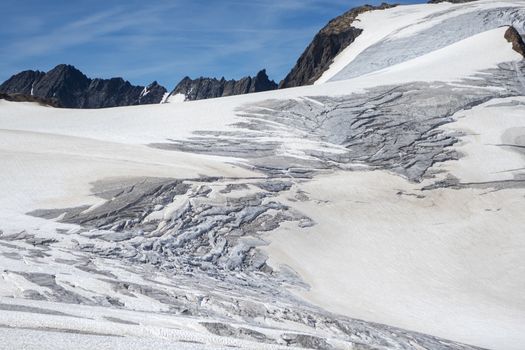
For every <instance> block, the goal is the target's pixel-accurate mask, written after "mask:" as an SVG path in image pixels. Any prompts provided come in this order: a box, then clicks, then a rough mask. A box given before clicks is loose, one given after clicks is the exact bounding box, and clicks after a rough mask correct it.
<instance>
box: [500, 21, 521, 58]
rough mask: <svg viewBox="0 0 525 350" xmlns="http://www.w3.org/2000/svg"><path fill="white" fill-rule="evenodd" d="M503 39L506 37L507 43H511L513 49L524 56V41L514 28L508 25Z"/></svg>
mask: <svg viewBox="0 0 525 350" xmlns="http://www.w3.org/2000/svg"><path fill="white" fill-rule="evenodd" d="M505 39H507V41H508V42H509V43H512V49H513V50H514V51H516V52H517V53H519V54H520V55H522V56H523V57H525V43H524V42H523V38H522V37H521V35H520V33H519V32H518V31H517V30H516V28H514V27H512V26H510V27H509V29H507V31H506V32H505Z"/></svg>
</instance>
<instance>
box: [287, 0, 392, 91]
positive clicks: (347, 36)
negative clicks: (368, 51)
mask: <svg viewBox="0 0 525 350" xmlns="http://www.w3.org/2000/svg"><path fill="white" fill-rule="evenodd" d="M394 6H396V5H390V4H387V3H382V4H381V5H379V6H371V5H364V6H360V7H356V8H353V9H351V10H349V11H347V12H345V13H344V14H342V15H341V16H338V17H336V18H334V19H332V20H331V21H330V22H328V24H327V25H326V26H325V27H323V28H322V29H321V30H320V31H319V32H318V33H317V34H316V35H315V37H314V39H313V40H312V42H311V43H310V45H308V47H307V48H306V50H305V51H304V52H303V54H302V55H301V57H299V59H298V60H297V63H296V64H295V66H294V67H293V68H292V70H291V71H290V73H288V75H287V76H286V77H285V78H284V80H282V81H281V83H280V84H279V88H288V87H294V86H303V85H310V84H313V83H314V82H315V81H316V80H317V79H319V78H320V77H321V75H322V74H323V73H324V72H325V71H326V70H327V69H328V68H329V67H330V64H331V63H332V62H333V59H334V58H335V56H337V55H338V54H339V53H340V52H341V51H343V50H344V49H345V48H347V47H348V46H349V45H350V44H352V43H353V42H354V40H355V39H356V38H357V37H358V36H359V35H360V34H361V32H362V31H363V30H362V29H360V28H356V27H353V26H352V24H353V22H354V21H355V19H356V17H357V16H358V15H360V14H361V13H363V12H367V11H373V10H384V9H388V8H391V7H394Z"/></svg>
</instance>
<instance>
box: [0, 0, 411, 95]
mask: <svg viewBox="0 0 525 350" xmlns="http://www.w3.org/2000/svg"><path fill="white" fill-rule="evenodd" d="M363 1H364V0H363ZM416 1H417V0H407V2H416ZM3 2H5V4H4V5H3V7H4V11H3V12H0V22H1V23H3V24H4V25H5V26H6V28H8V30H2V31H1V33H0V80H5V79H6V78H8V77H9V76H10V75H11V74H13V73H16V72H18V71H20V70H24V69H40V70H47V69H50V68H52V67H53V66H55V65H56V64H59V63H70V64H74V65H76V66H77V67H78V68H79V69H81V70H82V71H84V72H85V73H86V74H88V75H90V76H101V77H110V76H123V77H124V78H126V79H129V80H131V81H132V82H133V83H141V84H147V83H148V82H150V81H152V80H158V81H159V82H161V83H162V84H165V85H166V86H167V87H168V88H171V87H172V86H173V85H174V84H176V83H177V82H178V80H180V79H181V78H182V77H183V76H185V75H189V76H193V77H195V76H201V75H205V76H206V75H211V76H226V77H227V78H239V77H240V76H243V75H248V74H255V73H256V71H257V70H258V69H261V68H267V70H268V73H269V74H270V76H271V77H273V78H275V79H276V80H279V79H281V78H283V76H284V75H285V73H286V72H287V71H288V70H289V69H290V67H291V66H292V65H293V64H294V63H295V60H296V59H297V57H298V55H299V54H300V53H301V52H302V50H303V49H304V47H305V46H306V45H307V43H308V42H309V41H310V40H311V38H312V37H313V35H314V34H315V33H316V32H317V30H318V29H319V28H321V27H322V26H323V25H324V24H325V23H326V22H327V21H328V20H329V19H331V18H332V17H334V16H336V15H339V14H341V13H342V12H343V11H345V10H347V9H349V8H350V7H353V6H355V5H359V4H361V1H359V0H253V1H244V0H242V1H241V0H171V1H170V0H157V1H147V2H146V1H139V0H128V1H126V2H122V1H115V0H104V1H102V0H78V1H74V2H73V1H69V2H65V1H60V0H49V1H45V2H42V1H40V0H28V1H24V2H23V3H21V2H19V1H15V0H3ZM368 2H370V1H368ZM371 2H372V3H379V1H371Z"/></svg>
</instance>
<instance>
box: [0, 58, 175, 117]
mask: <svg viewBox="0 0 525 350" xmlns="http://www.w3.org/2000/svg"><path fill="white" fill-rule="evenodd" d="M0 92H3V93H9V94H13V93H15V94H23V95H27V96H35V97H38V98H42V99H44V100H52V101H55V103H56V104H57V105H60V106H62V107H66V108H104V107H117V106H129V105H138V104H152V103H160V102H161V100H162V98H163V96H164V94H165V93H166V89H165V88H164V87H162V86H160V85H159V84H158V83H157V82H153V83H152V84H150V85H149V86H148V87H143V86H134V85H131V84H130V83H129V82H128V81H125V80H124V79H122V78H111V79H90V78H88V77H86V76H85V75H84V74H82V72H81V71H79V70H78V69H76V68H75V67H73V66H70V65H65V64H60V65H58V66H56V67H55V68H53V69H51V70H50V71H49V72H47V73H43V72H39V71H24V72H21V73H18V74H15V75H13V76H12V77H11V78H9V79H8V80H6V81H5V82H4V83H3V84H2V85H0Z"/></svg>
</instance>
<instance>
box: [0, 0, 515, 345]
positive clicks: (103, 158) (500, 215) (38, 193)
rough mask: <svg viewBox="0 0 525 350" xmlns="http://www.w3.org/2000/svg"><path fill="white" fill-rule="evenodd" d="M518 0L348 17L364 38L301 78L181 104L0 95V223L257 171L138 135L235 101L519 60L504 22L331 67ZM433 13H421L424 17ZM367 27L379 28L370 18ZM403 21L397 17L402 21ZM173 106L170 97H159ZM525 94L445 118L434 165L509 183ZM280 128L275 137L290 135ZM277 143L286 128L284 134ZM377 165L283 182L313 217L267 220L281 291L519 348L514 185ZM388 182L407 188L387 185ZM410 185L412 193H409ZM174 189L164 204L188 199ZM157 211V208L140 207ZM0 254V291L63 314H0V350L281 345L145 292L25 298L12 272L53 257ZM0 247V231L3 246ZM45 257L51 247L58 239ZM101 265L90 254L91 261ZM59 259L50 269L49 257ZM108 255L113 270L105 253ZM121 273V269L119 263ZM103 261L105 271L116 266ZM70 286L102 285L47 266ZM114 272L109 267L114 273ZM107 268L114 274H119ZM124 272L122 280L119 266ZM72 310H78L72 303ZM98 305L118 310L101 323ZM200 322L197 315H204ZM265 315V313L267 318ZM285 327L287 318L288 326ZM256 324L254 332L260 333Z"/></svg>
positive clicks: (159, 132) (450, 78)
mask: <svg viewBox="0 0 525 350" xmlns="http://www.w3.org/2000/svg"><path fill="white" fill-rule="evenodd" d="M523 5H524V4H523V1H511V0H509V1H488V0H482V1H479V2H475V3H468V4H461V5H452V4H449V3H441V4H436V5H411V6H399V7H396V8H393V9H389V10H385V11H373V12H367V13H364V14H362V15H360V16H359V24H358V25H359V26H360V27H361V28H363V29H364V31H363V34H362V35H361V36H359V37H358V38H357V40H356V41H355V42H354V43H353V44H352V45H351V46H350V47H349V48H347V49H346V50H344V51H343V52H342V53H341V54H340V55H339V56H338V57H337V58H336V59H335V60H334V63H333V64H332V65H331V67H330V69H329V70H328V71H327V72H325V74H323V76H322V77H321V78H320V79H319V81H318V82H316V85H314V86H308V87H300V88H293V89H287V90H280V91H271V92H264V93H258V94H250V95H243V96H233V97H227V98H219V99H213V100H205V101H194V102H186V103H165V104H159V105H145V106H132V107H119V108H108V109H101V110H71V109H54V108H50V107H43V106H39V105H37V104H33V103H13V102H6V101H4V100H0V179H1V181H0V193H1V194H2V195H1V196H0V230H2V231H3V233H4V234H11V233H15V232H20V231H26V232H29V233H31V232H47V231H49V232H51V231H52V230H55V229H57V228H59V229H63V230H75V229H77V228H78V227H76V225H70V224H61V223H58V222H56V221H52V220H46V219H41V218H35V217H32V216H29V215H27V214H26V213H28V212H30V211H32V210H36V209H44V208H47V209H51V208H65V207H75V206H80V205H86V204H87V205H94V206H96V205H98V204H100V203H101V199H100V198H97V197H94V196H93V193H92V192H91V187H92V184H93V183H94V182H95V181H97V180H102V179H108V178H119V179H126V178H133V177H139V176H149V177H164V178H196V177H199V176H201V175H206V176H222V177H228V178H243V177H244V178H249V177H261V176H262V175H261V174H260V173H259V172H257V171H256V170H249V169H247V168H246V167H245V165H246V164H247V161H246V160H245V159H239V158H236V157H227V156H221V157H219V156H207V155H200V154H194V153H184V152H180V151H172V150H162V149H158V148H152V147H149V146H148V145H149V144H151V143H167V142H169V140H172V139H175V140H191V138H192V137H193V136H195V132H197V131H200V130H213V131H234V130H236V127H235V126H234V124H235V123H237V122H239V121H241V120H242V117H240V116H239V115H238V109H239V108H241V107H242V106H245V105H246V104H249V103H255V102H261V101H265V100H268V99H300V98H305V99H308V98H309V97H310V96H339V95H345V94H346V95H347V94H350V93H354V92H363V91H365V89H367V88H370V87H374V86H378V85H395V84H403V83H407V82H413V81H425V82H432V81H446V82H455V81H459V80H460V79H461V78H464V77H469V76H472V75H474V74H475V73H477V72H479V71H482V70H485V69H491V68H496V67H497V65H498V64H499V63H502V62H508V61H517V60H519V59H520V58H521V57H520V56H519V54H518V53H516V52H515V51H513V50H512V48H511V45H510V44H509V43H508V42H506V41H505V40H504V39H503V34H504V32H505V30H506V29H507V28H506V27H501V28H494V29H490V30H486V31H482V32H480V33H476V34H475V35H470V36H468V37H467V38H463V39H461V40H459V41H457V42H453V43H450V44H448V45H446V46H445V47H439V48H436V49H435V50H432V51H431V52H427V53H424V54H422V55H419V56H417V57H414V58H410V59H408V60H406V61H403V62H398V63H395V64H393V65H391V66H388V67H384V68H381V69H377V70H376V71H373V72H367V73H365V74H362V75H359V76H357V77H352V79H346V78H345V77H344V76H339V78H341V79H337V80H338V81H333V80H334V79H333V78H334V77H337V76H338V74H340V73H341V72H342V71H343V70H344V69H345V67H347V66H349V65H350V64H351V63H352V62H353V61H354V60H355V59H356V58H357V57H358V56H359V55H360V54H362V53H363V52H364V51H365V50H366V49H367V48H369V47H371V46H372V45H374V44H377V43H379V42H381V41H382V40H387V41H388V40H390V41H392V40H398V39H402V38H407V37H411V36H417V33H419V32H421V31H424V30H427V29H429V28H432V26H434V25H436V24H437V23H440V22H442V21H444V20H446V19H450V18H453V17H455V16H459V15H463V14H468V13H471V12H475V11H480V10H485V9H492V8H498V7H516V8H523ZM430 15H436V16H435V17H432V19H428V16H430ZM378 23H380V25H378ZM407 23H408V24H409V25H407ZM168 101H169V102H176V101H177V98H176V96H175V97H173V96H172V97H171V98H169V99H168ZM524 106H525V98H523V97H515V98H504V99H498V100H491V101H488V102H486V103H484V104H482V105H480V106H477V107H475V108H472V109H470V110H467V111H461V112H458V113H456V115H454V120H455V122H454V123H450V124H447V125H444V126H442V129H443V130H449V131H461V132H463V133H464V134H463V136H462V137H461V142H460V143H459V144H456V145H454V146H453V147H454V149H456V150H457V151H458V152H461V154H462V155H463V156H464V157H463V158H461V159H460V160H459V161H447V162H444V163H439V164H436V165H434V167H433V169H434V170H439V171H442V172H444V173H447V174H450V175H453V176H454V177H455V178H457V179H459V180H461V181H462V182H464V183H477V184H480V183H485V182H490V181H512V180H514V179H515V178H516V175H517V174H518V173H519V171H520V170H522V169H523V168H525V164H524V163H525V159H524V154H523V152H522V147H524V146H525V144H524V143H523V135H525V118H524V116H525V107H524ZM286 135H287V134H286V131H283V132H282V133H276V135H275V138H276V139H281V140H282V139H284V138H286ZM287 140H288V139H287ZM288 141H289V142H287V143H286V147H284V148H283V149H282V150H280V151H281V152H282V155H291V156H297V155H298V154H301V151H302V150H304V149H306V148H308V149H312V148H316V147H318V148H319V149H328V150H329V151H331V152H334V153H337V152H338V149H339V148H340V146H337V145H328V146H327V145H324V144H320V143H318V142H314V141H309V140H305V139H300V138H297V139H289V140H288ZM427 184H430V180H428V179H426V180H424V181H423V182H422V183H420V184H414V183H410V182H408V181H407V180H405V179H403V178H401V177H399V176H397V175H395V174H392V173H389V172H386V171H373V172H371V171H352V172H348V171H342V170H340V171H334V172H331V173H328V174H325V175H319V176H316V177H314V178H313V179H312V180H311V181H306V182H301V183H295V184H294V187H293V189H292V190H293V191H298V190H300V191H302V192H304V193H306V194H307V195H308V196H309V197H310V198H311V200H309V201H304V202H301V201H299V202H298V201H295V200H290V198H289V196H288V195H287V194H284V195H281V196H280V197H279V199H280V200H281V201H282V202H283V203H286V204H287V205H289V206H292V207H294V208H296V209H297V210H299V211H300V212H301V213H303V214H305V215H307V216H308V217H310V218H312V219H313V220H314V221H315V223H316V225H314V226H313V227H309V228H305V229H298V228H297V227H296V226H295V225H292V224H288V223H287V224H283V225H281V227H279V228H278V229H276V230H273V231H271V232H269V233H268V234H267V238H268V241H269V242H270V244H269V246H268V247H266V248H265V250H266V251H267V253H268V255H269V262H270V264H271V266H272V267H274V268H276V269H279V268H282V267H283V266H288V267H289V268H291V269H293V270H294V271H296V272H297V273H298V275H299V276H300V277H301V278H302V279H303V280H304V281H305V282H306V283H307V284H308V285H309V286H310V288H309V290H298V289H293V290H292V292H293V293H295V294H297V295H298V296H300V297H301V298H303V299H304V300H307V301H309V302H311V303H313V304H314V305H317V306H319V307H322V308H324V309H326V310H328V311H331V312H334V313H339V314H343V315H346V316H349V317H354V318H360V319H364V320H366V321H372V322H379V323H385V324H388V325H391V326H396V327H402V328H405V329H409V330H413V331H419V332H423V333H427V334H431V335H435V336H439V337H443V338H446V339H450V340H454V341H459V342H464V343H468V344H472V345H476V346H481V347H487V348H490V349H501V350H507V349H508V350H519V349H522V348H523V344H524V343H525V293H523V290H524V289H525V265H524V264H523V259H524V257H525V235H524V233H523V227H524V225H525V216H523V212H524V210H525V201H524V197H525V189H524V188H520V187H517V188H505V189H501V190H498V191H495V190H493V189H491V188H490V187H489V188H481V187H478V188H461V189H453V188H441V189H436V190H431V191H421V188H422V187H423V186H424V185H427ZM399 193H401V194H402V195H400V194H399ZM418 195H421V196H423V197H421V198H420V197H418ZM182 201H183V200H181V202H180V203H179V202H177V203H174V204H173V208H168V209H169V210H173V211H174V210H176V209H177V207H176V205H183V204H184V203H182ZM150 215H152V216H151V217H152V218H154V217H155V215H160V214H158V213H153V214H150ZM63 248H64V250H63V251H62V253H60V254H63V255H57V256H53V257H50V258H49V259H48V260H49V266H47V265H46V266H42V265H39V264H36V263H34V262H32V261H16V260H13V259H10V258H9V257H8V256H4V255H0V266H2V268H3V270H2V272H1V279H0V304H17V305H25V306H31V307H39V308H45V309H49V310H55V311H59V312H61V313H64V314H68V315H69V316H67V315H50V314H35V313H27V312H20V311H5V310H1V311H0V339H2V341H1V342H0V349H14V348H24V349H66V348H68V346H69V345H70V344H71V343H74V344H75V348H78V349H92V348H101V349H106V348H107V349H146V348H156V347H159V348H161V347H162V348H166V349H171V348H173V349H226V348H231V347H239V348H245V349H278V348H281V347H280V346H278V345H271V344H262V343H255V342H253V341H249V340H242V339H235V338H228V337H219V336H214V335H212V334H210V333H208V332H207V331H205V330H204V328H203V327H202V326H201V325H199V323H198V321H202V319H197V318H192V317H185V316H182V315H181V316H173V315H168V314H165V313H164V312H165V311H166V310H164V309H163V305H161V304H160V303H158V302H157V301H155V300H153V299H149V298H146V297H144V298H138V299H137V298H135V299H134V298H132V297H129V298H128V299H126V302H127V304H126V308H125V309H115V308H111V307H98V306H97V307H95V306H80V305H68V304H62V303H53V302H49V301H39V300H28V299H25V298H24V293H23V292H24V291H26V290H36V291H41V292H45V287H40V286H38V285H36V284H33V283H31V282H29V281H27V280H26V279H24V278H22V277H21V276H20V275H17V274H13V273H11V272H9V271H21V272H46V271H48V270H52V269H58V268H63V267H58V265H57V264H54V263H53V262H52V260H53V259H56V258H63V259H67V258H68V257H70V256H69V254H70V253H67V252H66V248H67V247H66V246H64V247H63ZM7 251H8V248H7V247H4V246H2V245H0V252H7ZM57 254H58V253H57ZM97 263H102V262H97ZM60 266H63V265H60ZM108 269H109V270H111V271H113V270H112V269H111V266H109V265H108ZM115 271H116V269H115ZM115 271H113V272H115ZM55 272H56V273H57V274H58V273H63V275H62V277H61V278H62V279H63V280H65V281H68V282H69V283H70V284H71V285H75V284H82V286H83V288H85V289H86V291H84V293H85V295H86V296H87V295H88V292H87V290H88V289H89V290H92V291H93V290H95V291H99V292H101V293H105V294H107V295H113V294H114V293H115V292H114V291H112V290H110V288H109V287H107V286H105V285H102V284H100V285H99V284H97V282H96V281H97V280H96V279H95V278H92V277H90V276H89V274H88V272H85V273H84V272H82V273H79V272H78V270H73V268H71V270H63V271H55ZM115 273H116V272H115ZM120 273H123V272H122V271H120ZM129 278H130V279H132V278H133V276H131V274H130V276H129ZM71 315H73V316H71ZM108 317H110V318H113V319H118V320H120V321H122V320H124V321H127V322H130V323H122V322H121V323H118V322H115V321H109V320H108ZM208 321H209V320H208ZM272 326H275V325H272ZM283 327H284V326H283ZM271 331H272V330H266V331H265V332H271Z"/></svg>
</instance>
